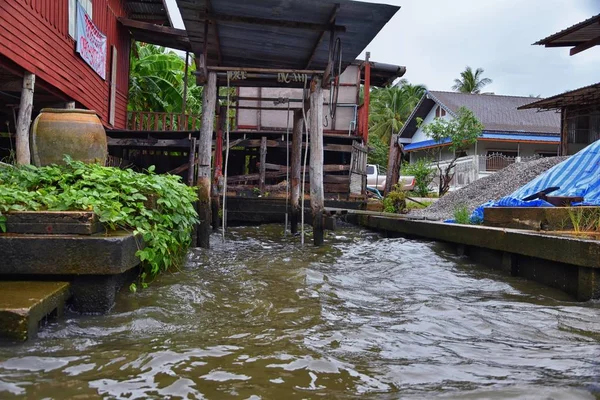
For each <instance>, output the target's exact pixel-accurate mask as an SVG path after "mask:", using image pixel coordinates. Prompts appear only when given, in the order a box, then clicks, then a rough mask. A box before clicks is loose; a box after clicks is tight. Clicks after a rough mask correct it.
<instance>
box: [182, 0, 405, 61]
mask: <svg viewBox="0 0 600 400" xmlns="http://www.w3.org/2000/svg"><path fill="white" fill-rule="evenodd" d="M336 4H339V10H338V11H337V14H336V20H335V24H336V25H338V26H344V27H345V28H346V31H345V32H339V33H338V37H340V39H341V42H342V56H343V65H344V68H345V67H346V66H347V65H348V64H350V63H351V62H352V61H354V59H355V58H356V57H357V56H358V55H359V54H360V53H361V52H362V50H363V49H364V48H365V47H366V46H367V45H368V44H369V43H370V42H371V40H373V38H374V37H375V36H376V35H377V33H378V32H379V31H380V30H381V28H383V26H384V25H385V24H386V23H387V22H388V21H389V20H390V19H391V18H392V16H393V15H394V14H395V13H396V11H398V9H399V7H396V6H390V5H384V4H373V3H363V2H357V1H350V0H245V1H239V0H177V5H178V6H179V9H180V11H181V15H182V17H183V21H184V24H185V27H186V30H187V32H188V36H189V38H190V41H191V43H192V48H193V49H194V51H195V52H197V53H202V51H203V46H204V19H203V15H204V14H205V12H206V10H210V13H211V14H217V15H228V16H235V17H244V18H247V17H250V18H266V19H269V20H276V21H296V22H302V23H312V24H329V20H330V18H331V16H332V13H333V12H334V9H335V7H336ZM212 24H214V25H213V26H211V27H210V29H209V37H208V47H209V64H210V65H219V62H218V52H219V50H220V53H221V63H220V65H221V66H229V67H263V68H281V69H306V68H309V69H316V70H323V69H325V66H326V64H327V61H328V49H329V32H325V33H324V34H323V37H322V40H321V41H320V43H319V45H318V46H317V47H316V51H315V54H314V57H312V62H311V63H310V65H308V66H307V63H308V61H309V60H310V59H311V54H312V53H313V49H314V48H315V46H316V45H317V43H318V41H319V38H320V36H321V34H322V32H321V31H318V30H309V29H297V28H290V27H283V26H271V25H257V24H249V23H241V22H230V21H228V22H224V21H222V20H219V21H218V22H213V23H211V25H212ZM215 27H216V29H215ZM215 31H216V32H215Z"/></svg>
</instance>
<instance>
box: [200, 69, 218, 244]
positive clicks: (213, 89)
mask: <svg viewBox="0 0 600 400" xmlns="http://www.w3.org/2000/svg"><path fill="white" fill-rule="evenodd" d="M216 102H217V74H216V73H214V72H210V73H209V74H208V80H207V82H206V85H205V86H204V93H203V96H202V126H201V127H200V139H199V141H198V142H199V149H198V179H197V185H198V217H199V219H200V223H199V225H198V238H197V241H196V245H197V246H198V247H202V248H205V249H208V248H209V247H210V240H209V239H210V223H211V220H212V218H211V207H210V186H211V185H210V178H211V177H210V166H211V154H212V136H213V126H214V119H215V105H216Z"/></svg>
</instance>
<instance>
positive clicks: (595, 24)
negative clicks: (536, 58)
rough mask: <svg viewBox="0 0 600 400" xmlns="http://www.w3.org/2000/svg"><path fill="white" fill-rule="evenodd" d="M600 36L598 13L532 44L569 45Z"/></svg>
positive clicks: (599, 16)
mask: <svg viewBox="0 0 600 400" xmlns="http://www.w3.org/2000/svg"><path fill="white" fill-rule="evenodd" d="M597 37H600V14H598V15H596V16H593V17H591V18H588V19H586V20H585V21H582V22H580V23H578V24H575V25H573V26H570V27H568V28H566V29H563V30H562V31H560V32H557V33H555V34H553V35H550V36H548V37H547V38H544V39H542V40H539V41H537V42H535V43H534V44H539V45H544V46H546V47H562V46H566V47H571V46H577V45H579V44H582V43H584V42H587V41H589V40H592V39H595V38H597Z"/></svg>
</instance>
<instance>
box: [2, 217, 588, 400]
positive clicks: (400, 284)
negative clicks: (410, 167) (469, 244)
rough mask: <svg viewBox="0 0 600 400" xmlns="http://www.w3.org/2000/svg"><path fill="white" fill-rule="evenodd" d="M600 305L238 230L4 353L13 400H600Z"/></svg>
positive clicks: (409, 257)
mask: <svg viewBox="0 0 600 400" xmlns="http://www.w3.org/2000/svg"><path fill="white" fill-rule="evenodd" d="M599 355H600V304H598V303H593V302H591V303H585V304H580V303H575V302H572V301H570V300H569V299H568V298H565V296H564V295H562V294H561V293H560V292H556V291H553V290H552V289H548V288H545V287H543V286H540V285H537V284H534V283H531V282H527V281H524V280H521V279H517V278H508V277H504V276H501V275H496V274H494V273H492V272H490V271H488V270H486V269H484V268H481V267H477V266H475V265H473V264H470V263H468V262H467V261H464V260H461V259H459V258H457V257H455V256H454V255H452V254H451V253H449V252H447V249H445V248H444V247H443V246H441V245H438V244H435V243H425V242H420V241H411V240H405V239H384V238H380V237H379V236H377V235H375V234H373V233H369V232H365V231H359V230H357V229H351V228H348V229H343V230H340V231H338V232H336V233H335V235H333V234H332V235H330V236H329V238H328V239H327V246H325V247H323V248H320V249H314V248H313V247H312V246H307V247H306V248H305V249H304V250H301V249H300V247H299V245H298V238H282V228H281V227H280V226H265V227H260V228H255V227H252V228H250V227H247V228H234V229H232V230H231V232H230V234H229V240H228V241H227V242H225V243H222V242H221V241H220V239H218V238H215V240H214V241H213V250H211V251H210V252H209V253H204V252H203V251H195V252H194V253H193V254H192V255H191V257H190V262H189V264H188V266H187V267H186V268H185V269H184V270H182V271H180V272H177V273H173V274H169V275H166V276H163V277H161V278H160V279H159V280H158V281H157V282H155V283H154V284H153V285H152V286H151V288H150V289H148V290H146V291H143V292H142V293H138V294H131V293H127V292H124V293H122V294H121V295H120V298H119V300H118V303H117V306H116V307H115V309H114V310H113V312H112V313H111V314H110V315H107V316H85V317H82V316H74V315H70V316H68V318H67V319H66V320H64V321H62V322H59V323H56V324H53V325H52V326H50V327H48V328H47V329H46V330H45V331H44V332H43V333H42V334H41V336H40V338H38V339H37V340H35V341H33V342H31V343H28V344H24V345H20V346H13V347H0V398H1V399H5V398H7V399H8V398H13V397H17V398H28V399H42V398H44V399H66V398H74V399H83V398H97V397H106V398H129V399H134V398H135V399H138V398H179V397H182V398H189V399H192V398H208V399H229V398H231V399H238V398H239V399H286V400H287V399H294V398H298V399H300V398H327V399H330V398H338V399H352V398H359V397H360V398H362V397H371V398H380V399H396V398H417V399H421V398H431V397H436V396H440V397H449V398H532V399H539V398H544V399H545V398H553V399H570V398H594V394H597V393H599V392H600V365H599V363H600V359H599Z"/></svg>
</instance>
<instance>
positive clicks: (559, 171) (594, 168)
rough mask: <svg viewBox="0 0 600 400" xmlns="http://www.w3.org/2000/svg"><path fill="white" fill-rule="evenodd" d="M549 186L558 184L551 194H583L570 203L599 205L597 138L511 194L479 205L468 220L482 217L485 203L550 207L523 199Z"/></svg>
mask: <svg viewBox="0 0 600 400" xmlns="http://www.w3.org/2000/svg"><path fill="white" fill-rule="evenodd" d="M550 187H558V188H559V189H557V190H555V191H553V192H552V193H550V194H549V195H550V196H568V197H574V196H577V197H583V199H584V200H583V202H582V203H576V204H573V205H587V206H600V140H598V141H596V142H594V143H592V144H591V145H589V146H588V147H586V148H585V149H583V150H581V151H580V152H578V153H577V154H575V155H573V156H571V157H569V158H568V159H567V160H565V161H563V162H561V163H559V164H556V165H555V166H554V167H552V168H550V169H549V170H548V171H546V172H544V173H543V174H541V175H540V176H538V177H537V178H535V179H534V180H532V181H531V182H529V183H528V184H526V185H525V186H522V187H521V188H520V189H518V190H517V191H515V192H513V193H512V194H510V195H508V196H506V197H503V198H501V199H500V200H498V201H489V202H487V203H485V204H483V205H481V206H479V207H478V208H477V209H476V210H475V211H474V212H473V215H472V216H471V220H472V221H482V220H483V209H484V207H552V204H550V203H548V202H546V201H544V200H540V199H537V200H531V201H523V199H524V198H526V197H528V196H531V195H534V194H536V193H539V192H541V191H542V190H544V189H547V188H550Z"/></svg>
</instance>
